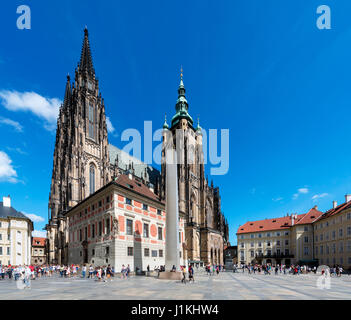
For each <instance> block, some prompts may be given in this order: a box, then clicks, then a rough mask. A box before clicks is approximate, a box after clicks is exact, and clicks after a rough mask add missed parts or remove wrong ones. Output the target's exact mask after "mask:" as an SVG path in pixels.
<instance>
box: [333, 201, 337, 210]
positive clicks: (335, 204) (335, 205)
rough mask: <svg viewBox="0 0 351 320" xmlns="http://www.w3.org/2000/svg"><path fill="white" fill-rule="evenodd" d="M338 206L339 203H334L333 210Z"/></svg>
mask: <svg viewBox="0 0 351 320" xmlns="http://www.w3.org/2000/svg"><path fill="white" fill-rule="evenodd" d="M337 206H338V203H337V202H336V201H333V209H335V208H336V207H337Z"/></svg>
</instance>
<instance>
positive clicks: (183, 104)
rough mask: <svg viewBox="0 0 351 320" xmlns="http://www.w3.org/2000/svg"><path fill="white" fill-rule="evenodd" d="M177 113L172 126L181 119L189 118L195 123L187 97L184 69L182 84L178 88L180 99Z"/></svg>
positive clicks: (177, 104)
mask: <svg viewBox="0 0 351 320" xmlns="http://www.w3.org/2000/svg"><path fill="white" fill-rule="evenodd" d="M175 109H176V114H175V115H174V116H173V118H172V127H173V126H175V125H176V124H177V123H178V122H179V120H180V119H187V120H188V121H189V122H190V123H191V125H193V123H194V121H193V118H192V117H191V116H190V114H189V113H188V101H187V100H186V98H185V87H184V83H183V71H182V73H181V77H180V84H179V88H178V100H177V103H176V106H175Z"/></svg>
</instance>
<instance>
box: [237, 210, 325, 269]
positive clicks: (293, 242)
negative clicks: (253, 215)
mask: <svg viewBox="0 0 351 320" xmlns="http://www.w3.org/2000/svg"><path fill="white" fill-rule="evenodd" d="M322 214H323V213H322V212H321V211H319V210H318V208H317V207H314V208H312V209H310V210H309V211H308V212H307V213H304V214H299V215H296V214H291V215H286V216H285V217H280V218H273V219H265V220H259V221H249V222H246V223H245V224H244V225H242V226H240V227H239V229H238V231H237V237H238V262H239V263H241V264H250V263H258V264H267V263H271V264H273V265H275V264H280V265H281V264H285V265H290V264H295V263H298V262H300V263H312V262H313V261H314V260H315V257H314V255H313V223H314V222H315V221H317V219H318V218H320V217H321V216H322Z"/></svg>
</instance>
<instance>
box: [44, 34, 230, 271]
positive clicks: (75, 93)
mask: <svg viewBox="0 0 351 320" xmlns="http://www.w3.org/2000/svg"><path fill="white" fill-rule="evenodd" d="M163 128H164V143H165V142H166V139H167V137H168V139H169V137H170V136H171V137H172V138H173V139H174V142H175V144H177V143H178V147H180V148H181V149H182V150H183V151H184V152H182V153H181V157H182V159H180V160H181V161H180V164H179V165H178V187H179V213H180V215H181V216H183V217H184V218H185V221H187V224H186V228H185V229H186V230H185V241H184V244H183V246H184V247H185V249H186V251H187V257H188V260H190V261H202V262H204V263H209V262H214V261H221V262H222V263H223V248H224V246H225V245H226V244H227V242H228V241H229V238H228V237H229V233H228V224H227V222H226V220H225V218H224V215H223V214H222V212H221V199H220V195H219V188H214V187H213V183H211V185H209V184H208V180H207V179H206V178H205V176H204V164H203V150H202V133H201V127H200V126H199V125H198V126H197V127H196V128H195V127H194V126H193V119H192V118H191V116H190V115H189V113H188V102H187V100H186V98H185V87H184V84H183V79H182V76H181V82H180V85H179V89H178V100H177V103H176V114H175V115H174V117H173V118H172V122H171V126H170V127H169V126H168V124H167V123H166V121H165V124H164V126H163ZM177 131H178V132H181V134H180V139H177V138H176V132H177ZM188 149H189V150H188ZM162 156H163V157H164V150H163V154H162ZM126 159H127V160H126ZM126 172H128V173H131V174H133V175H134V176H136V177H137V178H138V179H140V181H142V182H143V183H145V184H146V185H147V186H148V187H150V186H152V190H153V191H154V193H155V194H156V195H157V196H158V197H159V200H160V201H163V200H164V199H165V175H166V170H165V166H164V164H162V166H161V173H160V172H159V171H158V170H157V169H155V168H153V167H152V166H150V165H147V164H144V163H142V162H141V161H140V160H139V159H136V158H134V157H132V156H130V155H127V154H124V152H123V151H122V150H120V149H118V148H116V147H115V146H113V145H111V144H109V143H108V134H107V125H106V115H105V105H104V99H103V98H102V96H101V93H100V91H99V81H98V79H97V78H96V76H95V70H94V67H93V61H92V55H91V50H90V45H89V38H88V30H87V29H85V30H84V40H83V46H82V52H81V58H80V62H79V63H78V66H77V68H76V70H75V78H74V82H73V83H72V84H71V79H70V77H69V76H67V83H66V89H65V96H64V101H63V104H62V105H61V107H60V111H59V116H58V119H57V129H56V142H55V151H54V160H53V170H52V179H51V189H50V195H49V204H48V209H49V222H48V224H47V225H46V230H47V232H48V248H47V250H48V251H47V252H48V261H49V263H59V264H61V263H66V262H67V252H68V249H67V248H68V239H69V238H68V235H67V234H66V233H67V232H66V221H65V220H66V218H65V212H67V211H68V210H70V209H71V208H72V207H74V206H75V205H77V204H78V203H80V202H81V201H83V200H84V199H86V198H87V197H89V196H90V195H91V194H93V193H95V192H96V191H97V190H99V189H100V188H102V187H103V186H105V185H106V184H107V183H109V182H110V181H111V180H113V179H115V178H116V177H117V176H118V175H119V174H123V173H126Z"/></svg>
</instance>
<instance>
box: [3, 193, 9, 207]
mask: <svg viewBox="0 0 351 320" xmlns="http://www.w3.org/2000/svg"><path fill="white" fill-rule="evenodd" d="M2 205H3V206H4V207H9V208H11V198H10V196H9V195H8V196H7V197H2Z"/></svg>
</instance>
